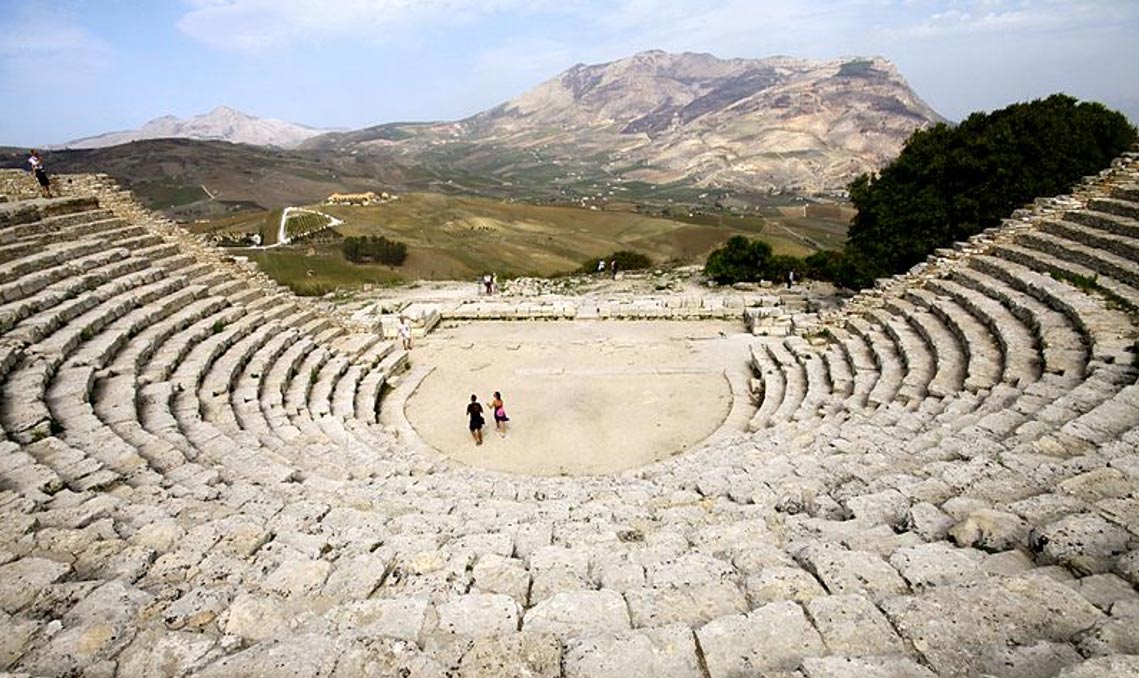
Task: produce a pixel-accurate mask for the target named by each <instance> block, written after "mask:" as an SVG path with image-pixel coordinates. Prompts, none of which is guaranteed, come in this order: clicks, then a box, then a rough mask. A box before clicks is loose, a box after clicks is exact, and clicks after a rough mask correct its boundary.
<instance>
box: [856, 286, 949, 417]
mask: <svg viewBox="0 0 1139 678" xmlns="http://www.w3.org/2000/svg"><path fill="white" fill-rule="evenodd" d="M867 317H868V318H871V319H873V320H874V321H875V322H877V323H878V324H879V326H881V327H882V328H883V329H884V330H885V332H886V334H887V335H889V337H890V338H891V339H892V340H893V342H894V344H895V346H897V347H898V355H899V357H900V358H901V361H902V367H903V369H904V374H903V376H902V383H901V385H900V387H899V388H898V393H897V394H896V395H897V397H898V398H900V400H901V402H900V404H903V405H909V406H913V407H916V406H917V404H918V403H920V402H921V400H922V399H924V398H925V397H926V395H927V394H928V393H929V383H930V381H931V380H932V379H933V375H934V370H935V368H936V365H935V362H934V361H935V360H936V357H935V356H934V355H933V353H932V352H931V351H930V349H929V347H928V346H927V345H926V343H925V341H924V340H922V338H921V336H920V335H918V333H917V332H915V331H914V330H913V329H912V328H911V327H910V324H909V322H908V321H906V320H905V319H904V318H902V317H900V316H897V315H894V314H893V313H890V312H888V311H886V310H878V309H875V310H871V311H869V312H868V313H867Z"/></svg>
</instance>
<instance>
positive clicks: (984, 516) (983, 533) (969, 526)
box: [949, 509, 1028, 552]
mask: <svg viewBox="0 0 1139 678" xmlns="http://www.w3.org/2000/svg"><path fill="white" fill-rule="evenodd" d="M1027 536H1028V525H1027V524H1026V523H1025V522H1024V520H1023V519H1022V518H1020V517H1019V516H1016V515H1013V514H1011V513H1006V512H1004V511H995V510H992V509H981V510H978V511H973V512H971V513H970V514H969V515H968V516H967V517H966V518H965V519H964V520H962V521H961V522H959V523H957V524H956V525H954V526H953V527H952V528H950V530H949V537H950V538H951V539H953V541H954V542H956V543H957V544H958V545H960V546H974V547H976V548H979V549H981V550H984V551H989V552H996V551H1007V550H1009V549H1012V548H1017V547H1018V546H1024V544H1025V540H1026V538H1027Z"/></svg>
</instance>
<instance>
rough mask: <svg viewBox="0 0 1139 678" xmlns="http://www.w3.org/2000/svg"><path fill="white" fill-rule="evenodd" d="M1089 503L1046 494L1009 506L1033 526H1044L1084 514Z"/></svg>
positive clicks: (1074, 498) (1066, 496)
mask: <svg viewBox="0 0 1139 678" xmlns="http://www.w3.org/2000/svg"><path fill="white" fill-rule="evenodd" d="M1088 508H1089V506H1088V504H1087V502H1085V501H1083V500H1081V499H1077V498H1076V497H1072V496H1068V495H1065V494H1053V493H1051V492H1045V493H1044V494H1038V495H1036V496H1035V497H1029V498H1028V499H1022V500H1020V501H1018V502H1015V503H1013V504H1010V505H1009V510H1010V511H1012V512H1013V513H1015V514H1017V515H1019V516H1020V517H1022V518H1024V519H1025V520H1027V521H1028V522H1029V523H1030V524H1032V525H1044V524H1047V523H1050V522H1052V521H1054V520H1059V519H1060V518H1063V517H1064V516H1067V515H1071V514H1073V513H1083V512H1085V511H1087V510H1088Z"/></svg>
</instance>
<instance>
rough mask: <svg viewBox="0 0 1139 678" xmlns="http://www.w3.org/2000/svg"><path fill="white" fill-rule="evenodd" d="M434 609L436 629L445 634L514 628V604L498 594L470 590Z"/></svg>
mask: <svg viewBox="0 0 1139 678" xmlns="http://www.w3.org/2000/svg"><path fill="white" fill-rule="evenodd" d="M435 609H436V613H437V614H438V624H439V627H438V628H439V630H440V631H443V632H445V633H455V634H460V635H466V636H485V635H502V634H510V633H514V632H515V631H517V630H518V616H519V612H518V603H516V602H514V599H513V598H511V597H510V596H507V595H503V594H501V593H471V594H467V595H465V596H460V597H458V598H456V599H455V600H450V601H447V602H446V603H442V604H440V605H438V606H437V607H436V608H435Z"/></svg>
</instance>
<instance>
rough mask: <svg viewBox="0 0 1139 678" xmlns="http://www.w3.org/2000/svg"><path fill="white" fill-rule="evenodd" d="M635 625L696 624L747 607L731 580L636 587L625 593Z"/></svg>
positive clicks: (640, 626)
mask: <svg viewBox="0 0 1139 678" xmlns="http://www.w3.org/2000/svg"><path fill="white" fill-rule="evenodd" d="M625 599H626V600H627V601H628V603H629V614H630V615H631V616H632V622H633V626H634V627H636V628H643V627H650V626H667V625H670V624H676V623H682V624H688V625H689V626H698V625H700V624H703V623H704V622H707V621H709V620H711V619H715V618H716V617H722V616H724V615H730V614H739V613H741V612H746V611H747V609H748V605H747V598H746V597H745V596H744V593H743V591H741V590H740V589H739V587H738V586H736V585H735V584H734V583H731V582H723V583H717V584H704V585H699V586H684V587H669V588H661V589H652V588H640V589H630V590H628V591H626V592H625Z"/></svg>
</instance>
